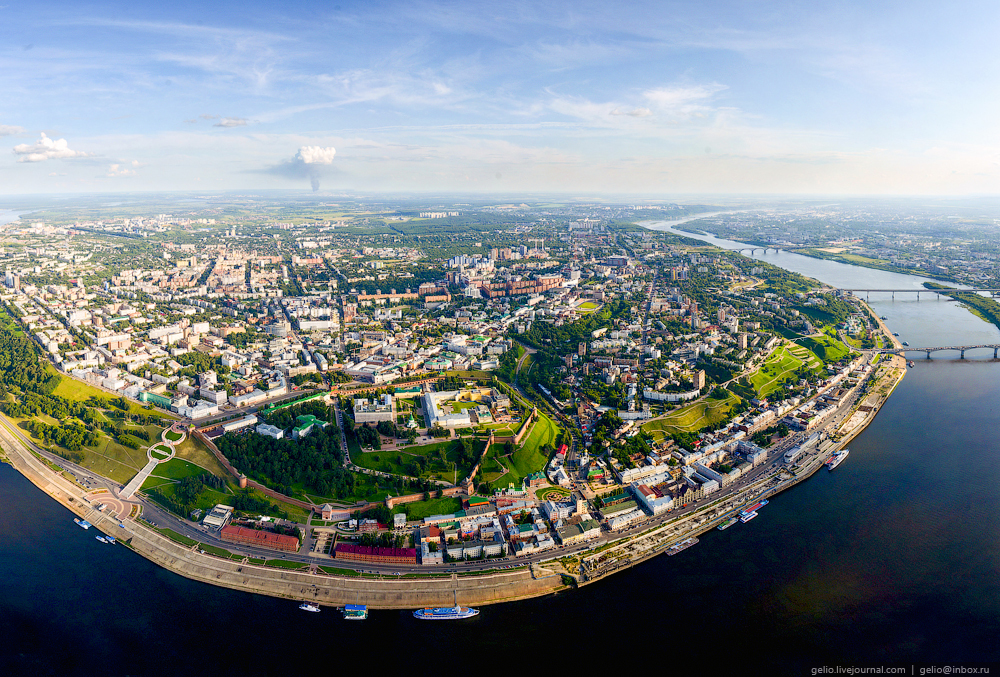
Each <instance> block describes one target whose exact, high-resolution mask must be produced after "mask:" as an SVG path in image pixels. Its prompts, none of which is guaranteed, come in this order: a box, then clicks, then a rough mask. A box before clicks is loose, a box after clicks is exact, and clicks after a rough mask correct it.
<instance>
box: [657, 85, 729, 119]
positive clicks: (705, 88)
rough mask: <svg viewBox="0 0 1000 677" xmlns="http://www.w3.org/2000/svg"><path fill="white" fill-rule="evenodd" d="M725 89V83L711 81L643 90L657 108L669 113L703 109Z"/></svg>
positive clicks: (683, 112)
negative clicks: (702, 83) (706, 103)
mask: <svg viewBox="0 0 1000 677" xmlns="http://www.w3.org/2000/svg"><path fill="white" fill-rule="evenodd" d="M724 89H728V88H727V87H726V86H725V85H720V84H718V83H711V84H706V85H691V86H687V87H684V86H680V87H658V88H657V89H649V90H646V91H645V92H643V96H644V97H646V99H648V100H649V101H651V102H652V103H653V104H654V105H655V106H656V107H657V108H661V109H664V110H665V111H666V112H668V113H682V114H686V113H691V112H693V111H695V110H700V109H703V107H704V105H705V102H707V100H708V99H710V98H712V97H713V96H714V95H716V94H718V93H719V92H721V91H722V90H724Z"/></svg>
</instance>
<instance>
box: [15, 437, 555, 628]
mask: <svg viewBox="0 0 1000 677" xmlns="http://www.w3.org/2000/svg"><path fill="white" fill-rule="evenodd" d="M0 447H2V448H3V451H4V454H5V455H6V457H7V459H8V460H9V461H10V463H11V465H12V466H13V467H14V468H15V469H16V470H17V471H18V472H20V473H21V474H22V475H24V476H25V477H26V478H27V479H28V480H29V481H30V482H31V483H32V484H34V485H35V486H37V487H38V488H39V489H41V490H42V491H44V492H45V493H46V494H48V495H49V496H51V497H52V498H53V499H55V500H56V501H58V502H59V503H60V504H62V505H63V506H64V507H66V508H67V509H68V510H70V511H71V512H72V513H74V514H75V515H77V516H79V517H80V518H82V519H85V520H87V521H88V522H90V523H91V524H92V525H93V526H94V528H96V529H98V530H100V531H102V532H103V533H105V534H107V535H109V536H114V537H115V538H116V539H117V540H118V542H119V543H122V544H123V545H126V546H127V547H129V548H131V549H132V550H134V551H135V552H137V553H139V554H140V555H142V556H143V557H145V558H146V559H148V560H149V561H151V562H153V563H154V564H158V565H160V566H162V567H164V568H165V569H168V570H170V571H172V572H174V573H176V574H180V575H181V576H185V577H186V578H190V579H193V580H196V581H201V582H204V583H210V584H212V585H220V586H222V587H226V588H232V589H235V590H243V591H246V592H255V593H259V594H263V595H270V596H272V597H282V598H286V599H290V600H297V601H310V602H315V603H318V604H321V605H329V606H343V605H344V604H354V603H356V602H357V601H358V599H363V600H365V603H366V604H368V606H369V607H371V608H374V609H401V608H402V609H406V608H414V609H416V608H421V607H425V606H452V605H453V604H454V603H455V599H456V595H457V599H458V603H459V604H462V605H465V606H468V605H470V604H471V605H484V604H495V603H499V602H509V601H514V600H518V599H526V598H529V597H538V596H540V595H546V594H549V593H552V592H555V591H557V590H559V589H562V588H564V587H565V586H564V585H563V582H562V578H561V577H560V576H559V575H558V574H554V573H552V572H549V571H546V570H544V569H542V570H537V572H536V569H535V568H533V567H529V568H527V569H514V570H509V571H502V572H497V573H492V574H484V575H480V576H458V575H457V574H450V575H449V574H445V575H442V576H438V577H433V578H430V577H419V578H399V577H391V578H373V577H366V576H333V575H328V574H321V573H309V572H308V571H297V570H289V569H280V568H274V567H265V566H257V565H253V564H244V563H243V562H242V561H240V560H231V559H223V558H221V557H216V556H214V555H210V554H206V553H201V552H198V551H197V550H196V549H195V547H187V546H184V545H181V544H179V543H177V542H175V541H173V540H171V539H169V538H167V537H166V536H164V535H162V534H160V533H159V532H157V531H154V530H153V529H151V528H148V527H146V526H144V525H142V524H140V523H139V522H137V521H135V520H134V519H131V518H129V517H128V516H122V518H121V521H119V518H117V517H111V516H110V515H108V514H106V513H105V512H104V511H101V510H99V509H97V508H95V507H93V505H91V503H90V501H89V500H88V499H87V497H86V496H85V492H84V490H83V489H81V488H80V487H78V486H76V485H75V484H74V483H73V482H71V481H70V480H68V479H66V478H64V477H62V476H61V475H60V474H58V473H56V472H54V471H53V470H52V469H51V468H49V467H48V465H46V463H45V462H43V461H42V460H39V459H38V457H36V456H35V455H34V454H33V453H32V452H31V451H29V450H28V449H26V448H25V447H24V445H23V444H22V443H21V442H20V440H19V439H18V438H17V437H16V436H15V435H14V434H13V433H12V432H11V431H10V430H8V429H7V427H6V426H5V425H3V424H2V423H0ZM120 525H124V527H122V526H120ZM330 565H334V566H335V565H336V562H335V561H333V560H331V561H330Z"/></svg>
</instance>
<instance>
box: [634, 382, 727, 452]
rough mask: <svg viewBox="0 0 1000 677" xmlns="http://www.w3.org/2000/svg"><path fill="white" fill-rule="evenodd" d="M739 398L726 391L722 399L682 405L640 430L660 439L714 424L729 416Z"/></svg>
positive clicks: (644, 425) (646, 424) (657, 439)
mask: <svg viewBox="0 0 1000 677" xmlns="http://www.w3.org/2000/svg"><path fill="white" fill-rule="evenodd" d="M739 402H740V398H739V397H738V396H737V395H735V394H733V393H728V394H727V396H726V397H725V398H724V399H721V400H713V399H708V398H706V399H704V400H701V401H700V402H696V403H694V404H691V405H688V406H686V407H682V408H680V409H677V410H676V411H673V412H671V413H669V414H667V415H666V416H665V417H663V418H661V419H657V420H655V421H650V422H649V423H645V424H643V425H642V430H643V431H644V432H648V433H650V434H652V436H653V438H654V439H655V440H656V441H658V442H659V441H662V440H663V439H664V438H666V437H668V436H669V435H671V434H672V433H676V432H694V431H697V430H701V429H702V428H704V427H705V426H714V425H716V424H718V423H720V422H722V421H723V420H725V419H726V418H728V416H729V412H730V411H731V410H732V409H733V407H735V406H736V405H737V404H739Z"/></svg>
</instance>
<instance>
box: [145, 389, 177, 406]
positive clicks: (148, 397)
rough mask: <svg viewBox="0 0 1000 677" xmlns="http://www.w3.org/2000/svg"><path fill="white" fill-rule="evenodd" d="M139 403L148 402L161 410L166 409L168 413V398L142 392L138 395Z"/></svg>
mask: <svg viewBox="0 0 1000 677" xmlns="http://www.w3.org/2000/svg"><path fill="white" fill-rule="evenodd" d="M139 401H140V402H149V403H150V404H153V405H155V406H157V407H159V408H161V409H166V410H167V411H170V398H169V397H164V396H163V395H157V394H156V393H150V392H146V391H145V390H143V391H142V392H141V393H139Z"/></svg>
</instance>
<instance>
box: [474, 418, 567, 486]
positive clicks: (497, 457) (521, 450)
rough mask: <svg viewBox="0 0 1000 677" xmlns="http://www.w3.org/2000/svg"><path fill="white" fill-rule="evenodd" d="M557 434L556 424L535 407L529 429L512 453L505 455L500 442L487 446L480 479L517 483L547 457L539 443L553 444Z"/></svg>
mask: <svg viewBox="0 0 1000 677" xmlns="http://www.w3.org/2000/svg"><path fill="white" fill-rule="evenodd" d="M558 437H559V426H558V425H556V423H555V422H554V421H553V420H552V419H550V418H549V417H548V416H546V415H545V414H544V413H542V412H541V411H539V412H538V420H537V421H535V423H534V425H533V427H532V429H531V432H530V433H528V436H527V437H526V438H525V439H524V442H523V443H522V444H521V446H520V447H518V448H517V449H515V450H514V452H513V453H512V454H510V455H509V456H505V455H504V445H500V444H497V445H494V446H493V447H492V448H491V449H490V453H489V454H487V456H486V459H484V461H483V467H482V477H483V479H484V480H485V481H487V482H489V483H490V484H492V485H493V486H495V487H500V488H506V487H507V485H509V484H511V483H513V484H514V486H515V487H520V486H521V480H523V479H524V478H525V477H527V476H528V475H530V474H531V473H533V472H538V471H539V470H541V469H542V468H544V467H545V464H546V463H548V460H549V458H548V455H547V454H545V453H543V452H542V447H543V446H545V445H548V446H549V447H554V446H555V441H556V439H557V438H558ZM504 469H506V472H504Z"/></svg>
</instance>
